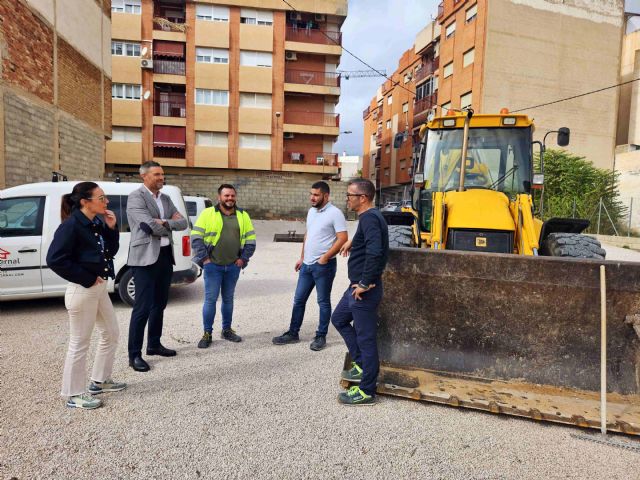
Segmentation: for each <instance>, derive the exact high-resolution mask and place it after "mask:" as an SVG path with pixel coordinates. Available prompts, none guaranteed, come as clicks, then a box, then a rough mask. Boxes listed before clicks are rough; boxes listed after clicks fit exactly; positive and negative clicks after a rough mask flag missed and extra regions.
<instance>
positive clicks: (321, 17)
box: [313, 13, 327, 22]
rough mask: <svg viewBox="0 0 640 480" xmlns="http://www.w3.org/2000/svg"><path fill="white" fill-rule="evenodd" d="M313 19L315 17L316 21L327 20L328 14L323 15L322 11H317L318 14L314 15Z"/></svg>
mask: <svg viewBox="0 0 640 480" xmlns="http://www.w3.org/2000/svg"><path fill="white" fill-rule="evenodd" d="M313 19H314V20H315V21H316V22H325V21H326V20H327V16H326V15H323V14H321V13H316V14H315V15H314V16H313Z"/></svg>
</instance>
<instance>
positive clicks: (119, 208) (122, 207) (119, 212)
mask: <svg viewBox="0 0 640 480" xmlns="http://www.w3.org/2000/svg"><path fill="white" fill-rule="evenodd" d="M108 198H109V205H108V206H107V208H108V209H109V210H111V211H112V212H113V213H114V214H115V216H116V219H117V220H118V227H119V228H120V232H121V233H126V232H130V231H131V230H130V229H129V221H128V220H127V200H128V198H129V197H127V196H126V195H108Z"/></svg>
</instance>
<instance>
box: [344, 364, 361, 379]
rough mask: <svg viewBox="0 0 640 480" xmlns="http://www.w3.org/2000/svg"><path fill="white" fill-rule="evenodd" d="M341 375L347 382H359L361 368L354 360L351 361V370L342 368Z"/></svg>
mask: <svg viewBox="0 0 640 480" xmlns="http://www.w3.org/2000/svg"><path fill="white" fill-rule="evenodd" d="M341 376H342V378H343V379H344V380H347V381H349V382H352V383H360V380H362V369H361V368H360V367H359V366H358V364H357V363H356V362H351V370H343V371H342V374H341Z"/></svg>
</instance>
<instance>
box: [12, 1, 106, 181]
mask: <svg viewBox="0 0 640 480" xmlns="http://www.w3.org/2000/svg"><path fill="white" fill-rule="evenodd" d="M110 17H111V1H110V0H78V1H75V2H66V1H62V0H50V1H47V2H42V1H35V0H12V1H8V0H1V1H0V188H5V187H10V186H14V185H19V184H23V183H30V182H37V181H45V180H49V179H51V177H52V171H58V172H61V173H62V174H64V175H66V176H67V177H68V178H69V179H89V178H90V179H98V178H101V177H102V175H103V172H104V145H105V138H106V137H108V136H110V135H111V96H110V91H111V63H110V60H111V58H110V55H109V48H110V40H109V39H110V31H111V20H110Z"/></svg>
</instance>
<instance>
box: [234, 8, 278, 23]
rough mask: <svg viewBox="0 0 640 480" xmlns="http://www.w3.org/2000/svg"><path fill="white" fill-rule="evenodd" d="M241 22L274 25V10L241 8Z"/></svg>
mask: <svg viewBox="0 0 640 480" xmlns="http://www.w3.org/2000/svg"><path fill="white" fill-rule="evenodd" d="M240 23H246V24H248V25H273V12H271V11H269V10H251V9H249V8H242V9H241V10H240Z"/></svg>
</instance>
